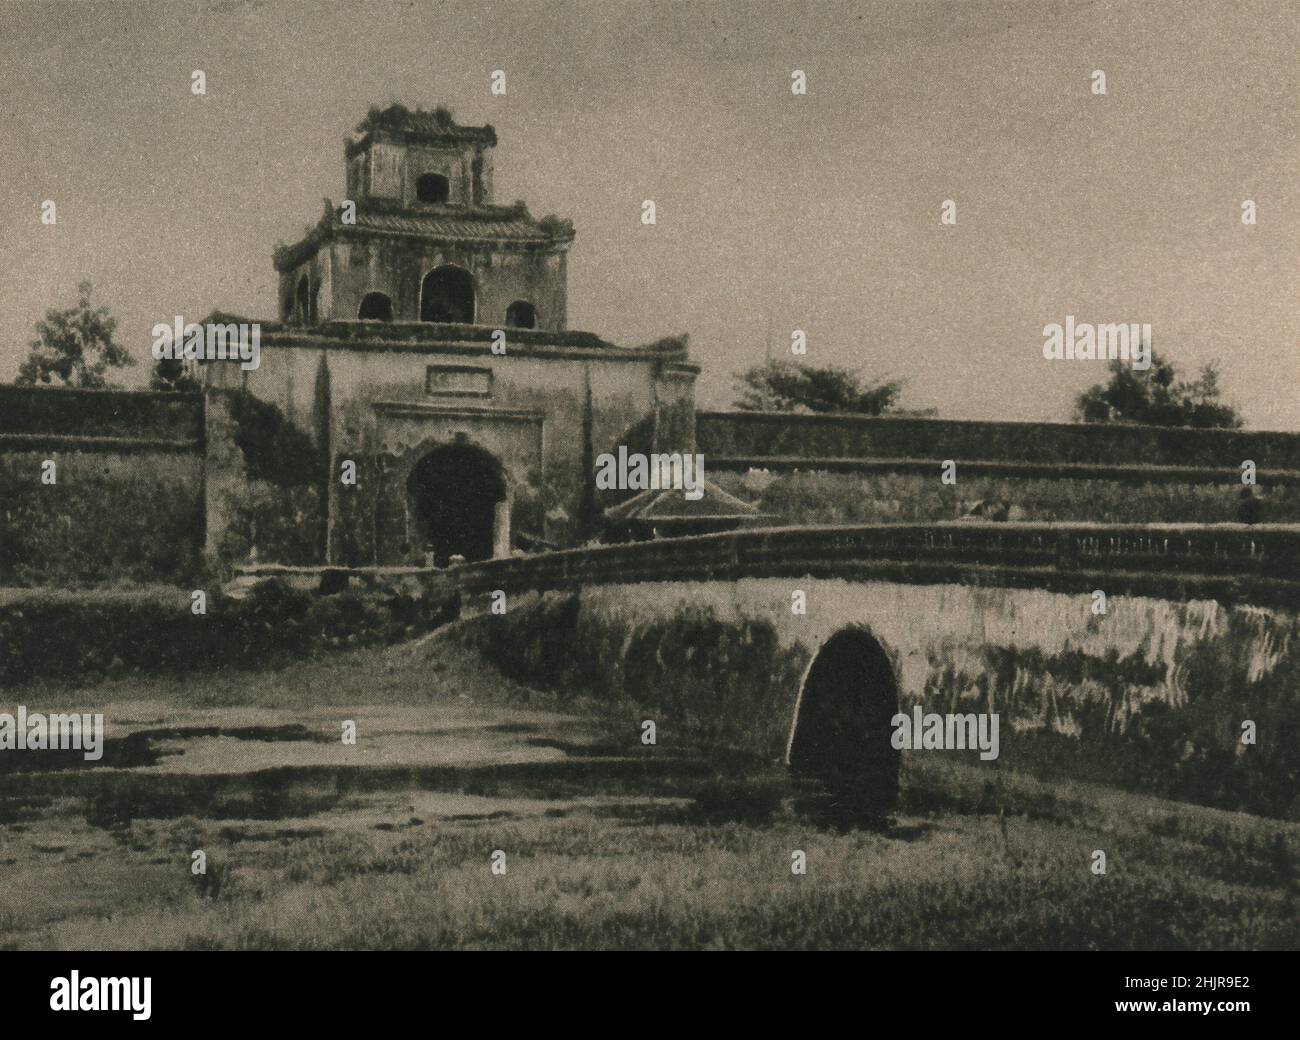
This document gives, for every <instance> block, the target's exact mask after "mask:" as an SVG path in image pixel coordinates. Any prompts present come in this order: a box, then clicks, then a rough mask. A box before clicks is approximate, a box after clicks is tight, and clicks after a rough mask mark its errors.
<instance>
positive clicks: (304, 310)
mask: <svg viewBox="0 0 1300 1040" xmlns="http://www.w3.org/2000/svg"><path fill="white" fill-rule="evenodd" d="M297 303H298V312H297V317H298V321H299V322H300V323H301V324H303V325H306V324H307V320H308V317H309V316H310V312H311V293H310V287H309V283H308V280H307V276H306V275H305V274H304V275H303V276H302V277H301V278H299V279H298V293H297Z"/></svg>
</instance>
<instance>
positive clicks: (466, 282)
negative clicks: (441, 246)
mask: <svg viewBox="0 0 1300 1040" xmlns="http://www.w3.org/2000/svg"><path fill="white" fill-rule="evenodd" d="M420 320H421V321H447V322H460V323H462V324H466V325H468V324H470V323H472V322H473V321H474V276H473V275H472V274H470V273H469V272H468V271H466V270H465V268H463V267H454V266H451V265H448V266H446V267H435V268H434V269H433V270H432V271H430V272H429V273H428V274H427V275H425V276H424V281H423V282H422V283H421V284H420Z"/></svg>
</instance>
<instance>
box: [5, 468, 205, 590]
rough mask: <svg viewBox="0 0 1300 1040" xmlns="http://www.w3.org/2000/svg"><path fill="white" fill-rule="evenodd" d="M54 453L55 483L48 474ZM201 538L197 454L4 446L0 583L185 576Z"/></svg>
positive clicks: (190, 566) (194, 559) (76, 582)
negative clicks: (37, 449) (45, 469)
mask: <svg viewBox="0 0 1300 1040" xmlns="http://www.w3.org/2000/svg"><path fill="white" fill-rule="evenodd" d="M47 461H51V462H53V463H54V464H55V469H54V470H53V471H52V472H53V473H54V474H55V483H53V484H46V483H43V482H42V480H41V474H42V467H43V466H44V464H45V463H46V462H47ZM202 540H203V524H202V514H201V510H200V489H199V478H198V462H197V460H196V459H194V458H192V457H190V456H186V455H157V454H147V453H133V454H126V455H118V454H109V453H101V452H79V451H64V452H35V451H25V452H10V453H4V454H0V584H4V585H34V584H49V585H69V584H74V585H75V584H87V583H99V582H108V581H129V582H146V581H160V580H170V581H180V580H182V579H183V578H185V577H186V576H188V575H190V574H192V573H193V572H194V569H195V567H196V563H197V556H198V548H199V546H200V545H201V544H202Z"/></svg>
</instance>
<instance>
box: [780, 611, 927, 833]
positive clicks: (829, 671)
mask: <svg viewBox="0 0 1300 1040" xmlns="http://www.w3.org/2000/svg"><path fill="white" fill-rule="evenodd" d="M897 713H898V683H897V682H896V681H895V679H894V670H893V668H892V666H891V665H890V663H889V657H888V656H887V655H886V654H885V650H884V648H883V647H882V646H881V645H880V644H879V643H878V642H877V641H876V640H875V639H874V638H872V636H871V635H870V634H868V633H867V632H866V631H864V630H863V629H860V628H847V629H844V630H842V631H840V632H837V633H836V634H835V635H833V636H832V637H831V638H830V639H829V640H828V641H827V642H826V644H825V645H824V646H823V647H822V648H821V650H819V651H818V653H817V656H816V657H814V658H813V661H812V664H811V665H810V666H809V668H808V672H807V674H806V675H805V676H804V681H803V687H802V688H801V689H800V691H799V704H798V707H797V708H796V710H795V719H794V727H793V729H792V730H791V733H790V746H789V751H788V754H787V761H788V762H789V764H790V771H791V772H792V773H793V774H794V775H795V776H797V777H802V778H805V779H808V780H812V781H815V782H816V783H817V784H819V785H820V786H821V787H822V788H823V789H824V790H825V791H826V792H828V793H829V794H830V796H831V801H832V806H833V807H834V809H835V812H836V815H837V816H840V817H843V818H856V819H871V818H879V817H881V816H884V815H886V814H888V813H889V812H890V811H892V810H893V808H894V806H895V805H896V804H897V801H898V772H899V766H900V763H901V754H900V752H899V751H898V750H896V749H895V748H894V747H893V746H892V744H891V742H890V738H891V737H892V735H893V726H892V725H891V722H890V720H891V719H892V718H893V717H894V715H895V714H897Z"/></svg>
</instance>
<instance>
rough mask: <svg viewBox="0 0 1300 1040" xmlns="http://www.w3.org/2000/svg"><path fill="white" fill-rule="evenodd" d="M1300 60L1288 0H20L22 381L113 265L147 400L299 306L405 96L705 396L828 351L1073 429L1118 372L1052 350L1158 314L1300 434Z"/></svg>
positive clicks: (1171, 346) (111, 283)
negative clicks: (197, 328) (692, 377)
mask: <svg viewBox="0 0 1300 1040" xmlns="http://www.w3.org/2000/svg"><path fill="white" fill-rule="evenodd" d="M1298 51H1300V7H1298V6H1297V5H1296V4H1295V3H1294V2H1292V0H1278V2H1274V3H1234V2H1231V0H1206V2H1202V0H1186V2H1174V3H1171V2H1162V0H1155V2H1140V3H1117V2H1100V0H1099V2H1093V3H1084V2H1080V3H1037V2H1026V3H985V2H982V0H960V2H955V3H948V2H927V0H917V2H877V0H857V2H852V3H837V2H836V3H833V2H818V3H808V4H799V3H794V2H790V0H780V2H777V0H763V2H752V3H729V4H709V3H644V2H640V3H605V2H596V0H577V2H572V3H550V2H547V3H542V2H531V3H487V2H466V3H434V2H428V0H414V2H412V0H404V2H389V0H375V2H365V3H360V2H358V3H351V2H348V3H344V2H329V0H317V2H314V3H296V2H285V3H280V2H275V0H265V2H262V0H189V2H185V3H134V2H114V3H108V2H97V3H55V4H47V3H35V2H26V0H6V2H5V3H4V4H3V5H0V128H2V129H3V148H0V213H2V214H3V218H2V219H0V232H2V234H0V269H2V270H3V272H4V274H3V278H0V379H3V380H9V379H11V378H12V377H13V375H14V373H15V370H16V368H17V365H18V363H19V361H20V360H21V358H22V357H23V356H24V355H25V354H26V352H27V344H28V341H29V339H30V338H31V328H32V324H33V322H34V321H36V320H37V319H38V318H39V317H40V316H41V315H42V314H43V313H44V311H45V310H46V309H47V308H49V307H52V306H68V305H71V304H72V303H73V302H74V300H75V294H76V285H77V283H78V282H79V281H80V280H82V279H86V278H88V279H90V280H91V281H92V282H93V283H94V284H95V286H96V291H97V296H98V298H99V299H100V301H101V302H104V303H106V304H107V305H108V306H109V307H110V308H111V310H112V312H113V313H114V314H115V315H116V316H117V317H118V318H119V322H120V324H119V332H120V338H121V339H122V341H123V342H124V343H126V344H127V345H128V346H129V347H131V348H132V350H133V351H134V352H135V353H136V354H137V355H138V356H139V357H140V358H141V364H140V366H139V367H138V368H137V369H135V370H134V371H133V372H132V373H131V374H130V376H129V377H127V378H129V379H130V380H132V381H133V382H143V381H144V380H145V379H146V378H147V367H146V364H145V362H146V360H147V352H148V345H149V334H148V330H149V327H150V326H151V325H152V324H153V323H154V322H156V321H171V319H172V317H173V316H174V315H176V314H181V315H184V316H185V317H186V319H187V320H190V319H199V318H202V317H203V316H204V315H206V314H207V313H208V311H210V310H211V309H213V308H214V307H215V308H220V309H223V310H227V311H234V312H237V313H242V314H248V315H250V316H252V317H261V318H266V319H270V318H273V317H274V316H275V313H276V301H275V272H274V269H273V268H272V266H271V251H272V249H273V248H274V246H275V244H276V242H277V240H284V241H293V240H295V239H296V238H298V237H299V236H300V235H301V233H302V232H303V230H304V229H305V227H306V226H307V225H308V224H310V223H313V222H314V221H315V220H316V219H317V218H318V217H319V215H320V212H321V206H322V203H321V199H322V198H323V197H326V196H328V197H329V198H331V199H333V200H334V201H335V202H337V201H339V200H340V199H341V198H342V197H343V184H344V180H343V172H344V171H343V162H342V145H341V142H342V139H343V137H344V135H345V134H346V133H347V132H348V131H350V130H351V129H352V127H353V126H355V124H356V123H357V121H358V120H359V119H360V118H361V117H362V116H363V115H364V114H365V111H366V109H367V107H368V106H369V105H370V104H372V103H387V102H389V101H402V102H404V103H405V104H407V105H408V106H410V107H415V106H417V105H418V106H421V107H426V108H431V107H433V106H434V105H436V104H439V103H445V104H447V105H448V106H449V107H450V108H451V109H452V111H453V112H454V114H455V116H456V118H457V120H458V121H459V122H461V123H472V124H478V123H485V122H487V123H492V124H493V125H495V127H496V128H497V132H498V136H499V138H500V145H499V147H498V148H497V150H496V196H497V201H498V202H504V203H509V202H511V201H513V200H514V199H525V200H526V201H527V202H528V203H529V206H530V208H531V210H532V212H533V213H534V215H536V216H541V215H543V214H546V213H551V212H556V213H559V214H560V215H561V216H566V217H570V218H572V219H573V221H574V222H575V224H576V226H577V232H578V235H577V239H576V241H575V243H574V246H573V250H572V252H571V254H570V264H569V324H570V327H572V328H579V329H586V330H590V331H593V332H596V333H599V334H601V335H603V336H605V337H606V338H609V339H613V340H614V341H616V342H619V343H624V344H628V345H634V344H638V343H642V342H647V341H649V340H652V339H656V338H658V337H660V336H662V335H666V334H669V333H677V332H688V333H689V334H690V336H691V350H692V354H693V357H694V359H695V360H696V361H697V362H698V363H700V364H701V365H702V366H703V367H704V374H703V376H702V377H701V380H700V384H699V395H698V396H699V401H700V403H701V404H702V405H710V406H726V405H728V404H729V403H730V401H731V399H732V396H733V395H732V387H731V379H730V373H732V372H734V371H736V370H738V369H740V368H742V367H744V366H747V365H750V364H754V363H757V362H760V361H761V360H762V359H763V357H764V351H765V347H766V344H767V343H768V342H769V341H770V342H771V343H772V346H773V349H774V350H775V351H776V353H777V355H778V356H781V355H782V353H784V354H785V355H786V356H788V351H789V338H790V331H791V330H792V329H795V328H799V329H803V330H805V331H806V332H807V335H808V350H809V353H808V360H810V361H812V362H813V363H816V364H821V363H827V364H839V365H847V366H852V367H861V368H862V369H863V370H864V371H866V372H867V373H868V374H870V375H872V376H877V377H883V376H895V377H899V378H903V379H905V380H906V381H907V386H906V390H905V392H904V396H903V401H902V403H903V405H904V406H905V407H914V408H922V407H934V408H937V409H938V410H939V413H940V414H941V415H943V416H947V417H952V418H992V419H1066V418H1068V417H1069V416H1070V413H1071V410H1072V404H1073V399H1074V397H1075V395H1076V394H1077V393H1078V392H1079V391H1080V390H1082V389H1083V388H1085V387H1086V386H1088V385H1090V384H1091V383H1094V382H1097V381H1099V380H1100V379H1102V378H1104V376H1105V366H1104V364H1103V363H1102V362H1097V361H1092V362H1087V361H1047V360H1045V359H1044V358H1043V356H1042V344H1043V336H1042V328H1043V326H1044V325H1045V324H1047V323H1049V322H1063V321H1064V320H1065V316H1066V315H1067V314H1073V315H1074V316H1075V318H1076V320H1078V321H1081V322H1095V323H1102V322H1139V323H1142V322H1149V323H1150V324H1151V325H1152V327H1153V337H1152V338H1153V341H1154V344H1155V347H1156V349H1157V350H1158V351H1160V352H1162V353H1165V354H1167V355H1168V356H1170V357H1171V358H1172V359H1173V360H1174V361H1175V362H1176V363H1177V364H1178V365H1179V366H1180V368H1182V369H1183V370H1184V371H1185V372H1186V373H1187V374H1188V375H1189V376H1190V375H1194V374H1195V370H1196V369H1197V368H1198V367H1199V366H1200V365H1202V364H1204V363H1205V362H1208V361H1218V362H1219V363H1220V366H1221V370H1222V383H1223V386H1224V388H1225V391H1226V394H1227V397H1228V399H1229V400H1230V401H1231V402H1232V403H1234V404H1236V405H1237V406H1238V407H1239V408H1240V409H1241V410H1242V412H1243V413H1244V414H1245V416H1246V419H1247V422H1248V424H1249V425H1251V426H1253V427H1257V428H1274V429H1290V430H1297V429H1300V342H1298V340H1300V336H1297V331H1298V328H1300V289H1298V286H1300V277H1298V276H1300V230H1298V225H1297V212H1296V206H1297V199H1296V191H1297V186H1298V185H1300V148H1298V145H1297V97H1300V90H1298V89H1297V87H1298V84H1297V78H1298V73H1297V70H1298V69H1300V64H1298V63H1297V62H1296V59H1295V55H1296V53H1297V52H1298ZM498 68H499V69H503V70H505V72H506V76H507V88H508V93H507V95H506V96H505V97H494V96H492V95H491V94H490V93H489V77H490V74H491V71H492V70H493V69H498ZM194 69H203V70H204V71H205V72H206V74H207V83H208V96H207V97H194V96H192V95H191V93H190V73H191V71H192V70H194ZM794 69H802V70H805V71H806V73H807V75H808V94H807V96H806V97H795V96H793V95H792V94H791V92H790V74H791V71H792V70H794ZM1093 69H1103V70H1104V71H1105V73H1106V77H1107V88H1108V94H1107V96H1105V97H1096V96H1093V95H1092V94H1091V92H1090V83H1091V80H1090V74H1091V72H1092V70H1093ZM46 198H51V199H54V200H55V201H56V202H57V204H58V217H59V222H58V224H57V225H56V226H55V227H45V226H43V225H42V224H41V223H40V220H39V213H40V203H41V200H43V199H46ZM647 198H648V199H654V200H655V202H656V206H657V210H658V225H657V226H656V227H644V226H642V225H641V223H640V213H641V201H642V200H643V199H647ZM1247 198H1249V199H1254V200H1255V201H1256V203H1257V204H1258V214H1259V215H1258V220H1259V223H1258V225H1257V226H1255V227H1244V226H1243V225H1242V223H1241V219H1240V213H1241V202H1242V200H1243V199H1247ZM944 199H953V200H954V201H955V202H956V204H957V217H958V220H957V225H956V226H955V227H943V226H941V225H940V222H939V213H940V206H941V204H942V202H943V200H944Z"/></svg>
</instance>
